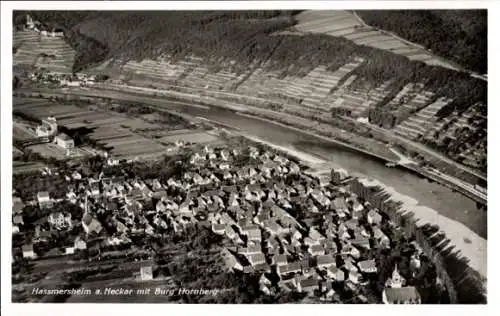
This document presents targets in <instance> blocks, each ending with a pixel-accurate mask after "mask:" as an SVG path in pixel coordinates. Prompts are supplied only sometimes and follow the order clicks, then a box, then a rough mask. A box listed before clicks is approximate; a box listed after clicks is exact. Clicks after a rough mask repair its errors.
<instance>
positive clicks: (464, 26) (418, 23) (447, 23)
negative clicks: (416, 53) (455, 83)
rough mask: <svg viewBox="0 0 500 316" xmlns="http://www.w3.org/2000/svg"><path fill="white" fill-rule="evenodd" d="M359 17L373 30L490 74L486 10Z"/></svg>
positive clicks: (368, 13)
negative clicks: (399, 38) (387, 32)
mask: <svg viewBox="0 0 500 316" xmlns="http://www.w3.org/2000/svg"><path fill="white" fill-rule="evenodd" d="M357 14H358V15H359V16H360V17H361V18H362V19H363V20H364V21H365V22H366V23H367V24H369V25H371V26H374V27H379V28H381V29H384V30H387V31H390V32H393V33H395V34H397V35H399V36H401V37H403V38H405V39H407V40H409V41H412V42H415V43H417V44H420V45H422V46H424V47H425V48H427V49H430V50H431V51H433V52H434V53H436V54H437V55H439V56H443V57H446V58H450V59H451V60H453V61H455V62H457V63H458V64H460V65H461V66H463V67H465V68H467V69H470V70H473V71H477V72H479V73H481V74H484V73H487V53H488V49H487V48H488V31H487V29H488V25H487V11H486V10H360V11H357Z"/></svg>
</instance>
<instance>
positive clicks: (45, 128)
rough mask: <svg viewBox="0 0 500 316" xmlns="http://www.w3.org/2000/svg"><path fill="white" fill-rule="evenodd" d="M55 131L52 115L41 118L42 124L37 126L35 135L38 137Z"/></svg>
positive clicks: (55, 125) (54, 120) (55, 122)
mask: <svg viewBox="0 0 500 316" xmlns="http://www.w3.org/2000/svg"><path fill="white" fill-rule="evenodd" d="M56 133H57V121H56V118H55V117H53V116H50V117H48V118H47V119H44V120H42V124H41V125H39V126H37V128H36V135H37V136H38V137H48V136H52V135H54V134H56Z"/></svg>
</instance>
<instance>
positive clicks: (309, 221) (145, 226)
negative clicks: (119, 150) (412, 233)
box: [14, 146, 397, 302]
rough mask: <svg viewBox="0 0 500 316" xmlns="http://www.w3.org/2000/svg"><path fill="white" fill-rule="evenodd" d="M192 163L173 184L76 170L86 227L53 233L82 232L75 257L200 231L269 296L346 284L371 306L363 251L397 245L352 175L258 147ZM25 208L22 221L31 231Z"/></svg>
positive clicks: (54, 220) (72, 192)
mask: <svg viewBox="0 0 500 316" xmlns="http://www.w3.org/2000/svg"><path fill="white" fill-rule="evenodd" d="M187 164H188V166H187V167H186V169H185V170H184V172H183V173H182V175H180V176H178V177H172V178H169V179H168V181H167V182H166V183H161V182H160V181H159V180H158V179H137V178H127V177H126V176H113V177H110V176H107V175H106V172H105V170H104V171H103V172H101V173H100V174H99V175H96V176H95V177H92V178H88V179H82V175H81V174H79V173H78V172H76V171H75V172H73V173H72V174H68V175H66V180H67V181H68V182H69V183H70V184H69V185H68V192H67V195H66V199H67V200H68V201H69V202H71V203H73V204H76V205H80V206H81V208H82V210H83V211H82V218H81V221H80V222H77V223H75V219H72V218H71V216H70V215H68V214H64V213H56V214H50V215H49V217H48V219H47V220H48V222H49V223H50V227H51V229H57V230H61V229H71V228H72V227H73V225H75V224H76V225H79V224H80V225H81V226H82V228H83V231H82V234H81V236H78V237H77V239H76V240H75V241H74V244H73V245H71V246H69V247H68V248H69V250H67V251H66V253H67V254H71V253H73V252H74V251H77V250H78V249H85V241H86V240H87V241H88V240H91V239H92V238H94V237H97V236H99V237H101V238H102V237H103V236H105V240H106V242H107V243H108V244H109V245H120V244H122V245H127V244H130V243H131V239H130V236H131V235H132V234H135V235H137V234H139V235H144V236H147V235H149V236H162V235H163V234H166V233H168V232H181V231H182V230H184V229H186V228H187V227H188V226H191V225H197V226H198V225H201V226H203V227H206V228H208V229H211V230H212V231H213V232H214V233H215V234H219V235H221V236H224V237H225V241H226V242H225V247H224V249H223V250H222V254H223V257H224V258H225V262H226V265H227V268H228V270H239V271H241V272H243V273H261V279H260V281H259V284H260V290H261V291H262V292H264V293H266V294H268V295H272V294H273V293H276V292H277V291H278V289H279V291H298V292H302V293H307V295H309V296H315V297H318V298H320V299H327V300H331V299H335V298H337V299H339V297H338V294H337V293H336V291H335V289H336V288H337V289H338V286H339V285H341V286H343V287H345V288H347V289H349V290H350V291H352V292H353V293H354V297H355V298H356V300H357V301H359V302H367V298H366V297H365V296H363V295H362V294H361V293H360V287H361V286H363V285H364V284H366V283H367V282H368V279H369V277H370V275H373V274H374V273H377V266H376V263H375V260H373V259H368V258H366V256H365V255H364V254H365V253H366V252H367V251H369V250H370V249H375V248H378V247H384V248H389V247H390V240H389V237H387V236H386V234H384V232H383V231H382V229H381V228H380V224H381V222H382V221H383V217H382V216H381V214H379V212H378V211H377V209H374V208H371V207H370V206H369V205H368V204H366V203H365V205H363V204H362V203H361V202H360V200H359V198H358V197H357V196H356V195H354V194H351V193H349V191H348V190H346V188H347V184H348V183H349V182H350V179H351V178H350V177H349V175H348V174H347V173H346V172H345V171H342V170H334V171H332V181H331V183H330V184H328V185H321V184H320V182H319V181H318V179H316V178H315V177H312V176H310V175H308V174H307V173H305V172H304V170H303V169H302V168H301V167H300V166H299V165H298V164H297V163H295V162H294V161H291V160H290V159H288V158H286V157H283V156H281V155H279V154H275V153H271V152H269V151H265V150H262V149H261V150H260V151H259V149H257V148H255V147H249V148H241V149H240V148H238V149H236V148H235V149H231V150H228V149H226V148H211V147H209V146H205V148H204V149H203V150H201V151H198V152H196V153H194V154H192V155H191V156H190V157H189V159H188V162H187ZM37 199H38V201H37V202H38V203H39V204H40V205H41V206H44V207H47V205H48V207H50V203H53V201H52V200H51V198H50V196H49V194H48V193H47V192H40V193H39V194H38V196H37ZM16 203H17V204H16ZM19 203H22V202H21V201H18V200H16V201H15V204H14V205H15V207H17V209H18V210H19V209H20V210H21V212H15V216H14V223H15V224H16V222H17V223H18V224H19V225H20V227H22V216H21V218H19V215H20V214H22V205H21V204H19ZM103 219H105V220H104V221H103ZM18 231H19V228H18V229H17V232H18ZM41 234H42V231H38V232H37V234H35V235H36V237H37V238H39V237H40V236H41ZM23 255H24V256H25V257H33V256H34V252H33V246H32V244H29V245H25V247H23ZM391 291H397V289H396V290H391ZM391 293H392V292H391Z"/></svg>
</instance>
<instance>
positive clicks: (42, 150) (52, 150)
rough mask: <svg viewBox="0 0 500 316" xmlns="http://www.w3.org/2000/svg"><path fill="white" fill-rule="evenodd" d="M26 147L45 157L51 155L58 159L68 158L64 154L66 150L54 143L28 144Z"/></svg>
mask: <svg viewBox="0 0 500 316" xmlns="http://www.w3.org/2000/svg"><path fill="white" fill-rule="evenodd" d="M26 148H27V149H29V150H31V151H32V152H34V153H38V154H40V155H41V156H43V157H46V158H49V157H53V158H56V159H58V160H63V159H66V158H68V156H67V155H66V150H65V149H64V148H62V147H59V146H57V145H56V144H54V143H45V144H36V145H31V146H28V147H26Z"/></svg>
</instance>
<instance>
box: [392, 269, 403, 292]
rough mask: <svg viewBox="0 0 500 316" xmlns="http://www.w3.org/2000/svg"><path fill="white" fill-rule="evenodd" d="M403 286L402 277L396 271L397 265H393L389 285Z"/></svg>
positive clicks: (393, 286) (394, 286)
mask: <svg viewBox="0 0 500 316" xmlns="http://www.w3.org/2000/svg"><path fill="white" fill-rule="evenodd" d="M402 286H403V278H402V277H401V275H400V274H399V271H398V265H397V264H396V266H395V267H394V271H393V272H392V279H391V287H392V288H400V287H402Z"/></svg>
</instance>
